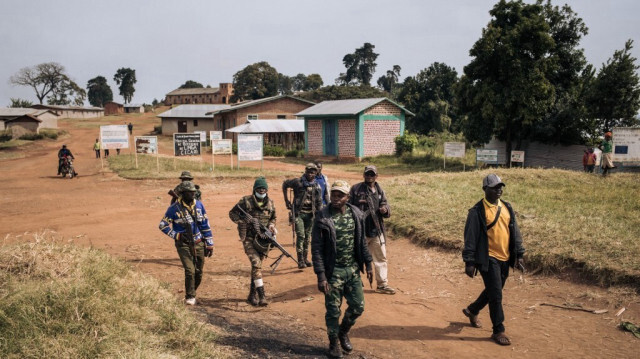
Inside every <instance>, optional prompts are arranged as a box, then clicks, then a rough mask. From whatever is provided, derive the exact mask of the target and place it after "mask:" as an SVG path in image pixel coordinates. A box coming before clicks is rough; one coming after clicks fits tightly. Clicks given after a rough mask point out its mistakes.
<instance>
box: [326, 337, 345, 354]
mask: <svg viewBox="0 0 640 359" xmlns="http://www.w3.org/2000/svg"><path fill="white" fill-rule="evenodd" d="M329 357H331V358H342V350H341V349H340V344H338V337H329Z"/></svg>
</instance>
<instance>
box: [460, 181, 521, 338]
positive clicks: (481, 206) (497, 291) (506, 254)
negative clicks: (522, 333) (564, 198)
mask: <svg viewBox="0 0 640 359" xmlns="http://www.w3.org/2000/svg"><path fill="white" fill-rule="evenodd" d="M504 186H505V184H504V183H503V182H502V180H501V179H500V177H498V176H497V175H495V174H490V175H488V176H487V177H485V178H484V179H483V180H482V189H483V190H484V198H483V199H482V200H480V201H479V202H478V203H476V205H475V206H473V208H471V209H470V210H469V213H468V215H467V223H466V224H465V227H464V249H463V250H462V260H463V261H464V263H465V273H466V274H467V275H468V276H469V277H471V278H473V277H474V275H475V274H476V273H477V272H478V271H480V275H481V276H482V280H483V282H484V287H485V289H484V290H483V291H482V293H480V296H479V297H478V299H476V301H475V302H473V303H471V304H469V306H468V307H466V308H464V309H463V310H462V313H464V315H465V316H467V318H469V322H470V323H471V326H472V327H475V328H480V327H481V326H482V325H481V324H480V321H479V320H478V313H480V310H482V308H484V307H485V306H486V305H487V304H489V316H490V317H491V323H492V324H493V335H491V339H493V341H495V342H496V343H498V344H500V345H510V344H511V340H509V338H508V337H507V336H506V335H505V328H504V324H503V322H504V312H503V311H502V288H503V287H504V283H505V281H506V280H507V277H508V276H509V267H512V268H514V267H517V268H518V269H520V270H521V271H523V272H524V260H523V255H524V247H523V246H522V237H521V236H520V230H519V229H518V224H517V222H516V214H515V212H514V211H513V208H512V207H511V204H509V203H507V202H504V201H501V200H500V197H501V196H502V189H503V188H504Z"/></svg>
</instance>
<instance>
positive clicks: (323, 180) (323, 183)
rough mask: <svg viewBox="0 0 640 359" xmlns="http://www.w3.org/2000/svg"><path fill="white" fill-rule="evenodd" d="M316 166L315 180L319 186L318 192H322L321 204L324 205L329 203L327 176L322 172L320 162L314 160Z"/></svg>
mask: <svg viewBox="0 0 640 359" xmlns="http://www.w3.org/2000/svg"><path fill="white" fill-rule="evenodd" d="M314 163H315V165H316V167H318V174H317V175H316V182H318V185H319V186H320V193H321V194H322V205H323V206H326V205H327V204H329V188H328V186H329V177H327V175H325V174H323V173H322V162H321V161H316V162H314Z"/></svg>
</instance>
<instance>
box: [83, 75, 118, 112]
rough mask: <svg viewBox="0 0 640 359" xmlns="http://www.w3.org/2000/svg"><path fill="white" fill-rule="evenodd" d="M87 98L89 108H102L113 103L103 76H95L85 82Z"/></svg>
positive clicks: (109, 87) (109, 89) (109, 88)
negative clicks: (108, 103)
mask: <svg viewBox="0 0 640 359" xmlns="http://www.w3.org/2000/svg"><path fill="white" fill-rule="evenodd" d="M87 91H88V93H87V97H88V98H89V103H90V104H91V106H95V107H103V106H104V104H105V103H107V102H110V101H113V91H111V86H109V84H108V83H107V79H106V78H104V77H103V76H96V77H94V78H92V79H91V80H89V81H88V82H87Z"/></svg>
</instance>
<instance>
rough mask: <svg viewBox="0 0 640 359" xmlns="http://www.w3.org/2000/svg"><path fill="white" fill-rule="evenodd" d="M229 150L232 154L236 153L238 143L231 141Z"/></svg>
mask: <svg viewBox="0 0 640 359" xmlns="http://www.w3.org/2000/svg"><path fill="white" fill-rule="evenodd" d="M231 152H233V154H234V155H237V154H238V144H237V143H232V144H231Z"/></svg>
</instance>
